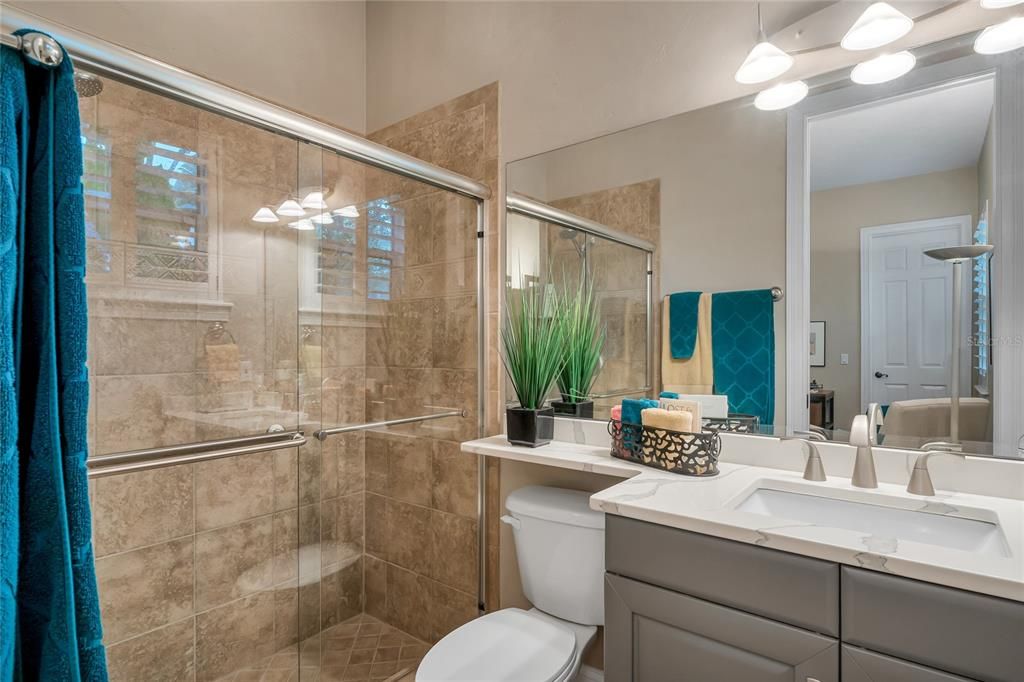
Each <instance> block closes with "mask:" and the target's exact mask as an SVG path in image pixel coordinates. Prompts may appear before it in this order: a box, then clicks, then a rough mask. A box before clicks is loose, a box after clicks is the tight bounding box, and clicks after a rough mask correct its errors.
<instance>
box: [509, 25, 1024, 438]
mask: <svg viewBox="0 0 1024 682" xmlns="http://www.w3.org/2000/svg"><path fill="white" fill-rule="evenodd" d="M973 38H974V34H970V35H966V36H963V37H960V38H954V39H949V40H944V41H942V42H939V43H934V44H930V45H925V46H921V47H918V48H915V49H914V50H913V52H914V54H915V56H916V58H917V68H916V69H915V70H913V71H912V72H911V73H910V74H908V75H906V76H904V77H903V78H900V79H898V80H896V81H894V82H891V83H886V84H882V85H853V84H852V83H851V81H850V72H849V70H848V69H844V70H842V71H837V72H834V73H829V74H826V75H823V76H820V77H817V78H814V79H810V80H809V81H808V84H809V86H810V96H809V97H808V98H807V99H806V100H805V101H804V102H802V103H801V104H800V105H797V106H796V107H794V108H791V109H790V110H788V111H787V110H782V111H764V110H760V109H758V108H756V107H755V105H754V101H753V98H752V97H743V98H740V99H736V100H732V101H728V102H724V103H722V104H716V105H714V106H710V107H706V108H703V109H698V110H694V111H689V112H685V113H682V114H679V115H676V116H672V117H669V118H666V119H662V120H658V121H654V122H651V123H647V124H644V125H641V126H637V127H634V128H629V129H626V130H621V131H618V132H615V133H612V134H609V135H605V136H603V137H599V138H595V139H592V140H587V141H585V142H580V143H578V144H574V145H570V146H568V147H563V148H560V149H555V150H552V151H549V152H545V153H543V154H539V155H536V156H533V157H529V158H525V159H521V160H518V161H514V162H512V163H510V164H509V165H508V169H507V175H506V178H507V187H508V191H509V192H510V193H512V194H519V195H526V196H529V197H532V198H535V199H540V200H542V201H543V202H544V203H547V204H549V205H551V206H555V207H557V208H559V209H561V210H569V211H575V212H577V214H580V215H582V216H583V217H584V218H586V219H588V220H592V221H594V222H597V223H600V224H602V225H606V226H609V227H612V228H614V229H615V230H617V231H620V232H623V233H626V234H631V235H634V236H641V237H643V238H645V239H648V240H649V241H651V242H652V244H653V253H652V267H651V271H652V272H653V281H652V287H651V288H652V303H653V305H652V311H651V318H652V319H651V320H650V325H649V329H650V333H651V335H652V338H651V339H650V344H649V345H650V346H651V356H652V365H653V367H652V371H651V375H652V377H653V379H652V380H653V385H652V390H651V391H650V395H652V396H657V395H658V394H659V393H660V392H661V391H663V390H673V391H674V392H680V393H690V394H706V396H708V397H706V400H707V401H708V403H714V401H718V402H719V404H718V405H715V406H714V407H713V408H712V409H719V410H721V412H722V414H723V415H725V416H726V417H727V418H731V417H734V416H735V417H744V418H747V417H752V416H753V417H756V420H755V421H754V422H753V423H754V427H753V428H746V429H745V430H746V431H747V432H751V433H756V434H762V435H792V434H800V433H807V432H808V431H812V432H816V434H817V435H816V437H822V438H826V439H830V440H836V441H845V440H847V439H848V436H849V427H850V422H851V420H852V418H853V416H854V415H856V414H864V413H865V412H866V411H867V410H868V408H869V406H870V405H872V404H873V403H877V404H878V405H879V407H878V409H877V410H876V412H875V413H876V414H878V415H880V416H881V417H882V418H881V419H879V420H878V421H879V422H880V424H879V428H878V437H879V439H880V442H881V443H882V444H883V445H886V444H888V445H891V446H894V447H901V448H920V447H929V448H931V447H936V443H940V444H941V443H944V442H949V441H953V440H956V441H959V442H958V444H957V447H950V448H949V449H961V450H963V451H965V452H970V453H976V454H992V455H995V456H1000V457H1018V456H1024V451H1020V450H1019V449H1018V439H1020V438H1021V436H1022V434H1024V398H1022V393H1024V388H1022V386H1024V361H1022V353H1024V344H1022V343H1021V341H1020V339H1022V338H1024V304H1022V303H1021V296H1020V294H1021V293H1024V279H1022V278H1024V272H1022V271H1024V268H1021V259H1022V258H1024V189H1022V182H1024V167H1022V164H1024V136H1021V135H1020V132H1019V131H1020V130H1022V129H1024V76H1022V71H1024V66H1022V63H1024V55H1022V54H1021V51H1020V50H1018V51H1016V52H1011V53H1007V54H1003V55H996V56H982V55H977V54H974V53H973V52H972V50H971V47H970V46H971V44H972V41H973ZM876 190H877V191H876ZM510 224H511V223H510ZM510 234H511V230H510ZM510 238H511V237H510ZM901 240H902V241H901ZM563 242H565V243H563V244H560V246H561V247H563V250H565V251H566V252H568V248H572V247H571V245H570V244H569V243H568V240H563ZM983 242H984V243H983ZM506 246H507V249H506V256H507V257H506V262H507V263H511V262H512V260H513V259H514V258H516V255H515V254H516V247H514V246H513V245H512V244H511V243H510V244H507V245H506ZM982 246H984V247H985V248H983V249H982V251H988V250H989V249H988V247H993V248H992V250H991V253H987V254H982V257H980V258H973V259H971V260H969V261H968V260H964V261H963V262H962V264H961V265H958V266H954V265H952V264H951V262H950V261H949V258H950V255H949V253H946V254H945V256H944V257H943V256H942V255H941V254H936V255H940V258H932V257H929V256H928V255H926V254H925V252H933V251H935V250H936V249H941V248H947V249H948V248H956V247H971V248H980V247H982ZM899 253H902V254H903V257H898V256H899ZM577 257H578V254H577ZM904 261H905V264H906V267H905V268H904V270H905V271H906V272H905V274H906V275H907V277H908V278H909V277H910V275H911V274H913V275H914V277H916V279H915V280H914V281H911V280H910V279H906V281H902V282H900V281H897V278H895V277H893V276H892V273H893V272H895V270H896V269H898V268H896V266H897V265H901V264H903V263H904ZM592 267H593V268H595V269H598V270H599V269H600V268H601V267H603V266H602V265H600V264H598V263H594V264H592ZM956 271H959V272H960V273H961V274H960V275H959V277H960V278H961V281H960V283H961V286H960V291H961V293H960V296H959V297H958V306H957V310H956V311H954V309H953V308H954V307H953V289H954V286H953V283H954V278H955V277H956V275H955V274H954V273H955V272H956ZM886 272H888V273H889V275H885V274H883V273H886ZM1018 273H1020V274H1018ZM598 276H599V275H598ZM887 277H888V278H887ZM901 287H902V290H905V291H906V292H907V293H906V295H905V296H904V297H903V298H902V299H901V298H900V297H899V296H898V295H897V293H898V291H900V290H901ZM912 289H913V290H914V292H913V294H911V290H912ZM673 295H676V296H678V298H676V301H677V302H678V303H679V305H680V306H681V307H680V308H679V309H686V306H689V308H688V309H689V310H690V311H696V312H695V313H694V312H691V313H690V314H689V317H688V318H687V317H686V316H685V315H683V314H680V315H679V316H678V319H688V320H690V321H689V322H687V323H686V324H688V325H693V324H694V323H693V322H692V319H693V318H694V317H696V318H697V320H698V322H697V323H696V324H697V328H698V329H699V328H700V322H701V321H702V320H703V323H704V325H705V327H706V328H707V329H708V330H709V332H708V335H707V338H709V339H711V341H712V342H711V343H710V344H709V345H710V347H711V352H710V353H709V354H707V355H706V356H699V358H698V359H700V360H701V363H702V365H701V366H703V367H705V368H706V369H708V372H707V373H706V374H703V375H702V374H701V373H700V372H697V373H696V375H695V374H694V372H693V371H692V367H691V368H689V369H687V370H686V371H685V372H683V373H682V374H681V375H680V374H679V372H680V365H679V364H678V363H679V362H681V361H684V360H691V359H692V356H691V358H687V357H686V356H685V353H686V351H687V350H688V348H686V347H684V348H683V349H682V350H681V351H680V350H679V349H677V348H674V347H673V345H674V344H673V335H674V334H675V333H676V332H678V331H679V328H678V327H677V328H674V327H673V322H672V320H673V319H674V318H673V317H672V315H671V311H672V306H671V302H672V300H673ZM680 295H681V296H680ZM704 295H707V296H708V298H709V300H710V305H709V308H710V311H707V312H705V311H703V310H702V308H701V304H700V301H701V300H702V298H703V296H704ZM683 301H686V302H685V303H682V302H683ZM716 302H717V303H718V304H719V305H715V303H716ZM954 314H957V319H958V320H959V325H960V331H959V333H957V335H956V337H954V332H955V331H956V330H954V328H953V324H952V322H953V319H954V317H953V316H954ZM684 328H685V329H688V330H691V331H692V329H693V327H692V326H688V327H684ZM716 330H717V331H716ZM716 334H717V336H716ZM901 334H902V335H901ZM682 336H683V337H685V336H686V335H685V334H683V335H682ZM954 338H956V339H957V341H956V342H954ZM716 340H717V341H718V343H714V341H716ZM634 345H636V344H634ZM684 346H685V344H684ZM956 347H958V348H959V351H958V352H956V353H954V351H955V348H956ZM900 348H902V349H904V355H905V356H906V361H907V364H908V366H909V363H910V362H911V360H912V359H913V362H916V363H917V365H916V369H914V368H909V367H908V368H907V369H906V371H904V369H903V368H900V367H897V365H898V364H899V362H897V361H898V360H899V358H898V357H897V355H898V354H897V353H896V351H897V350H898V349H900ZM911 349H914V350H913V353H911ZM677 353H678V354H679V355H680V357H676V354H677ZM887 353H888V355H886V354H887ZM954 355H955V356H956V358H957V362H956V363H954V361H953V360H954ZM912 356H913V358H912ZM954 364H957V365H958V366H959V372H958V374H957V381H956V382H954V381H953V375H952V372H953V365H954ZM737 368H738V369H737ZM716 369H718V370H720V371H719V372H718V373H717V374H716V373H715V371H714V370H716ZM876 372H878V373H879V374H881V375H882V376H879V377H876V376H875V373H876ZM900 372H904V374H906V372H916V373H917V376H916V378H914V379H913V381H911V380H910V379H909V378H907V377H906V376H904V377H902V378H901V377H900ZM737 374H739V375H741V376H738V377H737V376H735V375H737ZM886 374H888V375H889V376H888V377H886V376H884V375H886ZM680 376H682V379H679V378H678V377H680ZM674 377H675V378H674ZM709 377H710V378H709ZM904 379H906V380H904ZM812 380H813V381H812ZM730 382H731V383H730ZM915 382H916V383H915ZM911 383H914V385H915V386H916V388H914V389H913V390H912V389H911V388H910V384H911ZM954 383H956V384H957V385H958V388H957V391H958V396H957V399H956V400H954V398H953V396H952V394H951V391H952V390H953V384H954ZM676 389H678V390H676ZM914 401H923V402H914ZM957 402H958V403H959V405H960V408H959V410H954V409H953V404H954V403H957ZM705 404H707V403H705ZM954 412H956V414H957V415H958V419H957V420H956V421H957V425H956V432H953V431H952V429H951V428H950V425H951V423H952V421H953V420H952V419H951V415H952V414H953V413H954ZM705 414H707V412H706V413H705ZM716 414H717V413H716ZM602 416H604V415H603V413H602V412H596V413H595V415H594V418H601V417H602ZM914 424H924V425H927V427H926V428H919V427H918V426H914ZM938 447H946V446H942V445H939V446H938Z"/></svg>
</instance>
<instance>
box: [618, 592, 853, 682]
mask: <svg viewBox="0 0 1024 682" xmlns="http://www.w3.org/2000/svg"><path fill="white" fill-rule="evenodd" d="M604 604H605V661H604V663H605V679H606V680H607V681H608V682H736V681H737V680H743V682H838V680H839V644H838V642H836V640H834V639H831V638H829V637H824V636H822V635H818V634H814V633H812V632H807V631H805V630H801V629H799V628H795V627H792V626H790V625H784V624H782V623H777V622H775V621H771V620H768V619H766V618H761V617H760V616H755V615H752V614H749V613H744V612H743V611H736V610H734V609H730V608H727V607H724V606H719V605H718V604H712V603H711V602H706V601H703V600H701V599H697V598H695V597H689V596H686V595H683V594H679V593H677V592H671V591H669V590H665V589H662V588H660V587H654V586H653V585H648V584H646V583H641V582H637V581H635V580H630V579H628V578H623V577H622V576H617V575H613V574H610V573H609V574H605V598H604Z"/></svg>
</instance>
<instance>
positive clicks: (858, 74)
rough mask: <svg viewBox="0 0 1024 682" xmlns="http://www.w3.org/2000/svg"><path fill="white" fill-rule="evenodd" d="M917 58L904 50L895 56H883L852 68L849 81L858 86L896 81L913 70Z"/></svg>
mask: <svg viewBox="0 0 1024 682" xmlns="http://www.w3.org/2000/svg"><path fill="white" fill-rule="evenodd" d="M916 63H917V57H915V56H914V55H912V54H910V53H909V52H907V51H906V50H904V51H903V52H897V53H895V54H883V55H882V56H880V57H875V58H874V59H869V60H868V61H866V62H862V63H860V64H858V65H857V66H855V67H853V71H852V72H851V73H850V80H852V81H853V82H854V83H858V84H859V85H876V84H878V83H888V82H889V81H891V80H896V79H897V78H899V77H900V76H903V75H906V74H907V73H909V72H910V70H911V69H913V68H914V64H916Z"/></svg>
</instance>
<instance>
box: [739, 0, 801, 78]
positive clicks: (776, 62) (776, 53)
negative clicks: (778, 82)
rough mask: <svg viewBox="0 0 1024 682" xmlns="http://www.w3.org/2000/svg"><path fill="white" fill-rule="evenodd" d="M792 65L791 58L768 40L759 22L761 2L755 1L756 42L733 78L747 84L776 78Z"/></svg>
mask: <svg viewBox="0 0 1024 682" xmlns="http://www.w3.org/2000/svg"><path fill="white" fill-rule="evenodd" d="M791 66H793V58H792V57H791V56H789V55H788V54H786V53H785V52H784V51H783V50H780V49H779V48H777V47H775V46H774V45H772V44H771V43H770V42H768V37H767V36H765V34H764V26H763V25H762V23H761V3H757V44H756V45H754V47H753V48H751V50H750V52H749V53H748V54H747V58H746V59H744V60H743V63H742V64H740V68H739V69H737V71H736V75H735V76H734V78H735V79H736V82H737V83H743V84H744V85H749V84H751V83H764V82H765V81H770V80H772V79H773V78H778V77H779V76H781V75H782V74H784V73H786V72H787V71H789V69H790V67H791Z"/></svg>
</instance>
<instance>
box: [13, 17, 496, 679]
mask: <svg viewBox="0 0 1024 682" xmlns="http://www.w3.org/2000/svg"><path fill="white" fill-rule="evenodd" d="M3 21H4V34H5V35H7V34H9V32H10V31H11V30H14V29H16V28H20V27H24V26H30V27H33V28H35V29H38V30H40V31H45V32H47V33H50V34H52V35H53V36H54V37H55V38H56V39H57V40H58V41H60V43H61V44H62V45H63V46H64V47H65V48H67V49H68V51H69V52H70V53H71V55H72V57H73V58H74V59H75V63H76V67H77V68H78V69H79V70H80V74H79V79H78V83H77V84H76V85H77V87H78V90H79V108H80V116H81V140H82V145H83V156H84V162H85V174H84V177H83V189H84V193H85V205H86V231H87V234H86V238H87V259H88V268H87V276H86V281H87V285H88V294H89V301H88V302H89V323H90V327H89V332H90V345H89V361H88V364H89V370H90V381H91V400H90V414H89V420H90V429H89V438H90V460H89V467H90V479H91V495H92V510H93V525H94V545H95V552H96V557H97V560H96V564H97V576H98V581H99V587H100V599H101V607H102V611H103V626H104V636H105V642H106V645H107V651H108V657H109V662H110V670H111V675H112V678H113V679H131V680H143V679H145V680H184V679H196V680H228V679H239V680H241V679H254V677H253V675H255V674H256V672H255V671H257V670H261V671H266V670H270V669H274V670H283V671H292V672H293V676H292V677H281V679H307V677H308V679H316V675H317V674H318V673H317V671H319V670H321V669H324V670H327V669H330V670H332V671H334V672H336V673H338V674H339V675H341V674H344V671H345V670H346V669H347V666H350V665H351V666H366V670H367V671H370V670H371V669H372V670H373V671H374V674H376V675H377V676H378V677H381V676H386V675H387V674H392V673H397V672H399V671H400V670H402V669H403V668H405V667H409V666H411V665H413V664H414V663H415V661H416V660H417V659H418V658H419V657H420V656H422V655H423V653H424V652H425V646H426V645H427V644H428V643H430V642H432V641H433V640H436V639H438V638H440V637H441V636H443V635H444V634H446V633H447V631H448V630H450V629H451V628H452V627H454V626H455V625H458V624H459V623H460V622H464V621H465V620H468V619H469V618H472V617H474V616H475V615H476V614H477V613H478V606H479V604H480V600H481V593H480V580H481V577H480V575H479V572H478V558H479V557H478V538H479V533H480V519H479V511H478V510H479V507H480V504H479V500H478V495H479V492H478V487H477V485H478V480H479V473H478V467H477V462H476V460H475V459H474V458H472V457H470V456H467V455H462V454H461V453H460V452H459V447H458V444H459V443H460V442H461V441H464V440H469V439H472V438H476V437H477V436H478V435H479V434H480V420H481V409H480V405H481V393H482V392H481V390H480V385H481V382H482V380H483V377H482V376H481V372H480V371H479V358H480V349H479V344H480V342H481V340H480V332H479V330H480V329H481V325H482V320H483V314H484V311H483V310H482V309H481V307H482V305H483V301H484V297H483V296H482V295H481V286H482V277H481V273H482V270H481V269H482V263H481V262H480V258H479V256H478V254H479V253H480V245H479V243H478V240H479V239H481V238H482V235H483V234H484V232H485V230H484V227H483V225H482V224H481V223H482V219H483V218H482V216H483V215H484V214H485V213H484V211H483V210H481V205H482V202H483V201H484V200H485V199H486V198H487V189H486V187H485V186H484V185H482V184H480V183H478V182H476V181H474V180H471V179H469V178H465V177H463V176H460V175H457V174H455V173H452V172H449V171H447V170H444V169H442V168H438V167H435V166H431V165H429V164H426V163H424V162H422V161H419V160H417V159H414V158H412V157H409V156H405V155H403V154H400V153H398V152H395V151H393V150H391V149H387V148H385V147H381V146H379V145H376V144H373V143H371V142H368V141H367V140H364V139H362V138H359V137H356V136H353V135H350V134H348V133H345V132H342V131H339V130H336V129H333V128H330V127H329V126H326V125H323V124H320V123H318V122H316V121H313V120H311V119H308V118H305V117H303V116H300V115H297V114H294V113H292V112H290V111H288V110H286V109H283V108H281V107H277V106H273V105H270V104H267V103H264V102H262V101H260V100H257V99H254V98H252V97H248V96H246V95H243V94H241V93H239V92H236V91H233V90H230V89H228V88H225V87H223V86H220V85H218V84H215V83H212V82H210V81H207V80H205V79H202V78H199V77H196V76H193V75H191V74H187V73H185V72H182V71H180V70H178V69H174V68H172V67H168V66H166V65H162V64H160V63H158V62H155V61H153V60H150V59H148V58H144V57H141V56H140V55H137V54H134V53H132V52H129V51H127V50H124V49H123V48H120V47H117V46H114V45H110V44H107V43H104V42H102V41H99V40H96V39H93V38H91V37H88V36H85V35H83V34H80V33H78V32H75V31H73V30H70V29H67V28H65V27H61V26H57V25H53V24H51V23H49V22H45V21H43V20H39V19H37V18H36V17H34V16H32V15H30V14H27V13H23V12H20V11H18V10H13V9H12V10H9V9H7V8H6V7H5V8H4V17H3ZM4 42H5V43H12V42H13V41H12V40H11V39H10V37H9V36H8V39H6V40H5V41H4ZM38 49H39V50H41V51H39V55H40V58H44V59H45V58H47V57H46V55H47V54H51V53H50V52H49V51H47V50H46V49H45V45H44V44H43V43H40V44H39V46H38ZM51 58H52V55H51ZM314 436H315V437H314ZM371 640H372V642H371ZM371 644H372V646H370V645H371ZM368 674H369V672H368ZM264 679H269V678H264ZM273 679H277V678H276V677H274V678H273ZM360 679H363V678H360ZM375 679H376V678H375Z"/></svg>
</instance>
